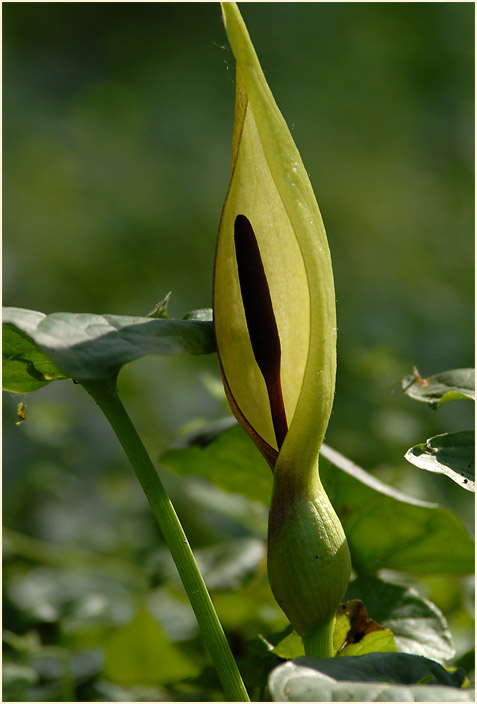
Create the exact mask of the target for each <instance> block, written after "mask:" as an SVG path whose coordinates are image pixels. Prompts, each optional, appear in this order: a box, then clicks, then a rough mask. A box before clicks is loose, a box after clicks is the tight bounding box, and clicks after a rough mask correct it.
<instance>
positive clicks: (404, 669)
mask: <svg viewBox="0 0 477 704" xmlns="http://www.w3.org/2000/svg"><path fill="white" fill-rule="evenodd" d="M461 675H462V671H458V672H457V673H454V674H452V675H451V674H449V673H448V672H447V671H446V670H444V668H443V667H441V666H440V665H439V664H438V663H436V662H434V661H433V660H428V659H427V658H421V657H418V656H416V655H408V654H406V653H372V654H368V655H362V656H359V657H356V656H355V657H353V656H350V657H346V658H327V659H326V660H325V659H323V660H317V659H314V658H301V657H300V658H298V659H297V660H296V661H294V662H286V663H283V664H282V665H279V667H277V668H275V669H274V670H273V671H272V672H271V673H270V676H269V681H268V684H269V689H270V693H271V696H272V700H273V701H280V702H282V701H283V702H303V701H310V702H316V701H321V702H322V701H342V702H344V701H346V702H348V701H356V702H373V701H400V702H409V701H411V702H412V701H442V702H449V701H474V697H475V690H474V688H473V687H470V688H467V689H458V687H460V684H461V681H462V679H461ZM423 678H431V680H432V682H433V685H432V686H429V685H422V684H417V683H418V682H420V681H422V680H423ZM387 681H389V682H392V684H387Z"/></svg>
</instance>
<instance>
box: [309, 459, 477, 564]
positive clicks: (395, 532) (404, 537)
mask: <svg viewBox="0 0 477 704" xmlns="http://www.w3.org/2000/svg"><path fill="white" fill-rule="evenodd" d="M321 455H322V458H321V460H320V463H321V476H322V480H323V486H324V487H325V490H326V493H327V494H328V496H329V497H330V500H331V501H332V503H333V506H334V507H335V510H336V513H337V514H338V516H339V518H340V520H341V522H342V524H343V528H344V530H345V533H346V537H347V539H348V544H349V547H350V550H351V555H352V559H353V565H354V567H355V569H356V570H357V572H358V573H359V574H361V575H365V574H367V575H374V574H376V572H377V571H378V570H380V569H392V570H398V571H400V572H408V573H410V574H466V573H473V571H474V542H473V540H472V538H471V537H470V535H469V533H468V532H467V530H466V529H465V527H464V526H463V524H462V523H461V522H460V521H459V519H458V518H457V517H456V516H454V515H453V514H452V513H451V512H450V511H447V510H446V509H444V508H441V507H438V506H437V505H436V504H430V503H427V502H425V501H420V500H418V499H414V498H412V497H410V496H406V495H405V494H403V493H402V492H399V491H397V490H395V489H393V488H392V487H390V486H388V485H386V484H384V483H383V482H380V481H379V480H377V479H376V478H375V477H373V476H372V475H370V474H369V473H368V472H365V471H364V470H363V469H361V467H358V466H357V465H356V464H354V462H351V461H350V460H348V459H347V458H346V457H344V456H343V455H341V454H340V453H339V452H337V451H336V450H333V449H331V448H330V447H328V446H326V445H323V446H322V448H321ZM325 459H326V460H328V461H325ZM337 467H339V469H341V470H342V471H341V472H337V471H336V468H337Z"/></svg>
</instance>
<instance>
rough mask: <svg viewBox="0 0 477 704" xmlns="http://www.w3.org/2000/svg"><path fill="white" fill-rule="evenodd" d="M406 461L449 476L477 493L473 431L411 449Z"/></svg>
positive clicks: (449, 435)
mask: <svg viewBox="0 0 477 704" xmlns="http://www.w3.org/2000/svg"><path fill="white" fill-rule="evenodd" d="M404 457H405V458H406V459H407V461H408V462H410V463H411V464H413V465H415V466H416V467H419V468H420V469H426V470H427V471H428V472H436V473H437V474H445V475H446V476H447V477H449V478H450V479H452V481H453V482H455V483H456V484H458V485H459V486H461V487H462V488H463V489H467V491H475V434H474V431H473V430H463V431H461V432H459V433H444V434H442V435H435V436H434V437H432V438H429V439H428V440H426V442H423V443H420V444H419V445H414V447H411V448H410V449H409V450H408V451H407V452H406V454H405V455H404Z"/></svg>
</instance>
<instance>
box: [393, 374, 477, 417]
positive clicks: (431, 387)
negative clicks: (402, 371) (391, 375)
mask: <svg viewBox="0 0 477 704" xmlns="http://www.w3.org/2000/svg"><path fill="white" fill-rule="evenodd" d="M402 390H403V391H404V393H406V394H407V395H408V396H410V397H411V398H413V399H415V400H416V401H423V402H425V403H429V404H430V405H431V406H432V407H433V408H439V406H442V404H443V403H446V402H447V401H454V400H455V399H462V398H469V399H472V400H473V401H475V369H452V370H450V371H447V372H441V373H440V374H434V375H433V376H430V377H428V378H427V379H424V378H422V377H421V376H420V374H419V372H418V371H417V369H414V374H410V375H408V376H405V377H404V379H403V380H402Z"/></svg>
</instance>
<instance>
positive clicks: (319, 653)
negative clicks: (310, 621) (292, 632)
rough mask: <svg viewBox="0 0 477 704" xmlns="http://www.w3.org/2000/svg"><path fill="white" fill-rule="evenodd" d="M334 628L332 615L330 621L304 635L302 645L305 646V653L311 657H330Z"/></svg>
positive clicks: (332, 651)
mask: <svg viewBox="0 0 477 704" xmlns="http://www.w3.org/2000/svg"><path fill="white" fill-rule="evenodd" d="M334 629H335V619H334V617H333V618H332V619H331V621H329V622H328V623H325V624H324V625H323V626H321V627H320V628H317V629H315V630H314V631H313V633H310V635H308V636H306V637H304V638H303V645H304V646H305V655H309V656H310V657H313V658H332V657H333V655H334V649H333V633H334Z"/></svg>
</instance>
